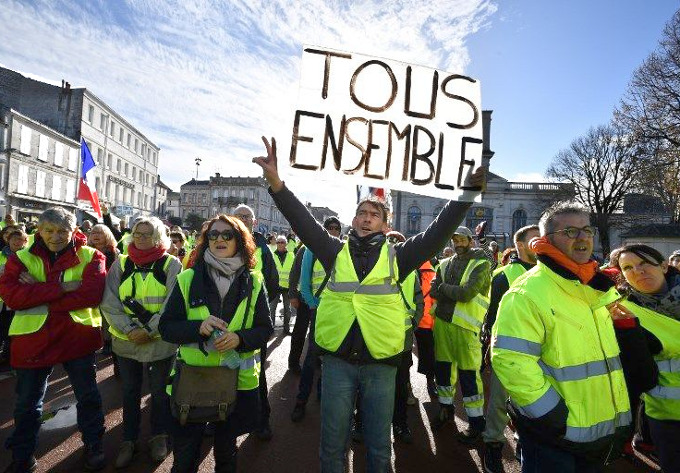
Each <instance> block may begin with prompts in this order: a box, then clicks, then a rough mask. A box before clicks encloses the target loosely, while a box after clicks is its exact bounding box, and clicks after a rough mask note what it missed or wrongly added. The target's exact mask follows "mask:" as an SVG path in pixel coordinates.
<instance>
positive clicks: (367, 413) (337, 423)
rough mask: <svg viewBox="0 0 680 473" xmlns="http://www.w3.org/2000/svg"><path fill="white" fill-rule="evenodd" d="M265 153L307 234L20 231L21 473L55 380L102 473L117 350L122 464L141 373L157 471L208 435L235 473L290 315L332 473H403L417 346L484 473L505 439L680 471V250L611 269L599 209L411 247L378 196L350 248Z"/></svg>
mask: <svg viewBox="0 0 680 473" xmlns="http://www.w3.org/2000/svg"><path fill="white" fill-rule="evenodd" d="M264 142H265V148H266V151H267V153H266V156H262V157H257V158H254V161H255V162H256V163H257V164H258V165H259V166H260V167H261V168H262V170H263V174H264V177H265V179H266V180H267V181H268V183H269V185H270V189H269V191H270V193H271V195H272V197H273V199H274V201H275V203H276V205H277V207H278V208H279V210H280V211H281V213H282V214H283V215H284V216H285V217H286V219H287V220H288V222H290V224H291V227H292V230H293V231H294V234H293V233H292V232H291V234H290V235H279V236H276V235H266V236H265V235H262V234H261V233H259V232H257V231H256V230H255V228H256V226H255V223H256V216H255V214H254V212H253V210H252V209H251V208H250V207H248V206H246V205H239V206H238V207H237V208H235V209H234V211H233V213H232V215H224V214H220V215H215V216H213V217H212V218H211V219H210V220H208V221H206V222H205V223H204V224H203V226H202V229H201V231H200V232H199V233H197V234H191V233H188V232H185V231H184V230H183V229H181V228H179V227H170V226H166V225H164V223H163V222H162V221H160V220H159V219H158V218H155V217H139V218H137V219H135V221H133V222H132V224H131V226H130V227H129V228H127V227H125V228H116V227H115V226H114V225H113V223H112V221H111V215H110V213H109V212H108V209H106V208H105V207H104V209H103V210H104V224H94V225H92V224H91V223H89V222H87V223H85V222H83V223H82V224H80V225H77V224H76V218H75V216H74V215H73V214H72V213H70V212H69V211H67V210H64V209H62V208H59V207H54V208H50V209H48V210H46V211H44V212H43V213H42V214H41V215H40V217H39V219H38V222H37V226H34V227H29V228H26V226H24V225H18V224H17V223H16V222H14V221H13V219H12V218H11V216H10V215H8V216H7V217H6V218H5V221H3V223H2V225H0V226H2V227H3V228H2V232H1V233H0V237H1V239H2V247H3V249H2V252H1V253H0V271H1V275H0V297H2V301H3V306H2V312H1V313H0V321H1V324H0V327H1V328H2V339H1V341H0V343H1V344H0V361H2V362H5V361H6V360H9V362H10V364H11V369H12V370H13V373H14V375H15V377H16V397H15V399H14V403H15V410H14V430H13V433H12V435H11V437H10V438H9V439H8V441H7V445H6V446H7V448H9V449H10V450H11V452H12V463H11V464H10V465H9V466H8V467H7V469H6V471H7V472H24V471H34V470H35V469H36V467H37V462H36V459H35V457H34V452H35V450H36V447H37V440H38V431H39V429H40V424H41V420H40V419H41V414H42V406H43V399H44V396H45V391H46V386H47V382H48V378H49V376H50V374H51V373H52V370H53V367H54V366H55V365H58V364H61V365H63V367H64V369H65V371H66V373H67V375H68V379H69V381H70V383H71V386H72V389H73V392H74V394H75V396H76V399H77V401H78V404H77V411H78V416H77V421H78V428H79V430H80V432H81V434H82V441H83V443H84V445H85V456H84V468H85V469H87V470H90V471H94V470H99V469H102V468H104V466H105V465H106V464H107V459H106V457H105V455H104V450H103V446H102V438H103V435H104V412H103V409H102V401H101V396H100V393H99V390H98V386H97V382H96V359H95V353H96V352H97V351H98V350H101V349H103V350H105V353H106V352H110V353H112V355H113V357H114V359H115V365H116V373H117V376H118V377H119V379H120V389H121V394H122V399H123V429H122V432H123V433H122V438H121V439H120V444H119V448H118V453H117V456H116V458H115V460H113V463H114V464H115V466H116V468H124V467H126V466H128V465H130V464H132V463H133V462H134V460H135V454H136V452H137V449H138V443H139V434H140V421H141V406H140V404H141V398H142V384H143V380H144V377H145V374H146V378H147V379H148V385H149V390H150V393H151V396H150V405H151V416H150V423H151V429H150V430H151V436H150V438H149V440H148V443H149V453H150V456H151V458H152V459H153V460H154V461H156V462H161V461H162V460H163V459H164V458H166V456H168V455H169V454H170V452H172V454H173V467H172V471H173V472H195V471H198V466H199V462H200V459H201V456H200V451H201V444H202V441H203V438H204V436H205V435H206V434H209V435H210V436H211V437H212V439H213V452H214V457H215V470H216V471H220V472H234V471H236V470H237V438H238V437H239V436H240V435H243V434H246V433H253V434H255V435H257V436H258V437H259V438H261V439H263V440H269V439H271V438H272V431H271V425H270V423H269V417H270V412H271V409H270V407H269V401H268V388H267V381H266V371H265V366H264V363H263V360H265V359H266V356H267V355H266V351H267V342H268V341H269V339H270V337H271V335H272V333H273V327H274V323H275V319H276V316H277V312H278V311H277V306H278V303H279V300H280V299H281V301H282V303H283V308H282V313H283V331H284V334H286V335H290V336H291V350H290V354H289V356H288V368H289V370H290V371H292V372H294V373H296V374H299V375H300V382H299V392H298V395H297V396H296V398H295V400H294V402H293V403H292V404H291V414H290V418H291V420H292V421H293V422H301V421H303V419H304V418H305V412H306V404H307V402H308V399H309V397H310V395H311V393H312V391H313V387H314V376H315V372H317V371H322V372H321V373H320V376H319V381H318V384H317V397H318V398H320V400H321V437H320V441H319V455H320V469H321V471H322V472H324V473H335V472H337V473H340V472H343V471H346V467H347V465H346V462H347V449H348V445H349V440H350V439H354V440H357V441H362V442H364V444H365V445H366V457H367V461H366V465H367V466H366V468H367V471H370V472H386V471H389V469H390V456H391V448H392V436H394V439H395V440H396V441H399V442H402V443H404V444H410V443H412V442H413V436H412V435H411V432H410V428H409V422H408V417H407V405H408V404H409V403H410V402H413V394H412V393H411V388H410V379H409V372H410V367H411V365H412V359H413V358H412V351H413V350H414V345H415V351H416V353H417V356H418V366H417V371H418V372H419V373H421V374H422V375H423V376H424V377H425V381H426V385H427V391H428V394H429V396H430V397H431V398H432V399H433V400H436V401H437V403H438V406H439V409H438V411H437V414H436V416H435V417H434V418H433V419H432V420H431V422H432V426H433V428H434V429H435V431H438V429H441V428H442V427H443V426H444V425H446V424H447V423H449V422H452V420H453V418H454V405H455V403H456V402H457V401H456V399H457V396H456V392H457V390H458V389H460V397H461V398H462V407H463V408H464V412H465V413H466V416H467V420H468V426H467V428H466V429H464V430H463V431H462V432H460V433H459V435H458V439H459V440H460V441H461V442H462V443H464V444H468V445H476V444H480V445H481V444H483V446H484V448H483V460H482V466H483V469H484V471H485V472H488V473H496V472H502V471H503V462H502V450H503V449H504V446H505V430H506V428H507V426H508V424H509V423H510V424H511V426H512V428H513V430H514V431H515V432H516V435H517V436H518V442H517V452H516V455H517V457H518V458H519V459H520V461H521V465H522V471H524V472H543V471H550V472H551V473H561V472H565V473H566V472H597V471H602V470H603V468H605V466H606V465H607V464H608V463H611V462H612V461H613V460H615V459H617V458H618V457H620V456H621V455H622V454H623V453H624V452H626V451H628V452H630V450H631V448H641V446H642V445H644V446H645V447H646V448H647V450H646V452H647V453H649V452H653V453H654V455H655V456H656V457H657V458H658V462H659V463H660V465H661V467H662V468H663V471H664V472H666V473H672V472H680V271H679V270H678V266H680V252H675V253H673V254H671V255H670V256H669V257H668V258H667V257H666V256H665V255H662V254H661V253H660V252H659V251H658V250H656V249H654V248H652V247H650V246H647V245H642V244H630V245H625V246H622V247H620V248H617V249H616V250H615V251H613V252H612V253H611V255H610V258H609V260H608V261H607V262H606V263H605V264H604V265H601V264H600V263H598V262H597V261H595V260H594V259H593V257H592V253H593V245H594V238H595V233H596V232H595V229H594V227H593V226H591V224H590V214H589V212H588V211H587V210H586V209H585V208H583V207H581V206H580V205H578V204H575V203H573V202H559V203H557V204H554V205H552V206H551V207H549V208H548V209H546V211H545V212H544V213H543V215H542V217H541V219H540V221H539V222H538V225H530V226H527V227H523V228H521V229H519V230H518V231H517V232H516V233H515V234H514V236H513V245H512V246H510V247H509V248H506V249H504V251H503V250H502V249H501V248H500V247H499V245H498V243H497V242H495V241H488V242H487V240H486V238H485V236H486V226H485V224H481V225H479V226H478V227H476V228H475V229H469V228H467V227H465V226H462V225H461V224H462V223H463V220H464V218H465V215H466V213H467V210H468V208H469V206H470V204H469V203H464V202H453V201H452V202H449V203H448V204H447V205H446V206H445V207H444V208H443V209H442V211H441V212H440V214H439V215H438V216H437V217H436V218H435V220H434V221H433V222H432V224H431V225H430V226H429V227H428V228H427V230H425V231H424V232H422V233H420V234H418V235H415V236H412V237H410V238H405V237H404V236H403V235H401V234H400V233H398V232H395V231H392V230H391V228H390V227H389V217H390V216H389V209H388V208H387V206H386V205H385V203H384V202H383V201H381V200H379V199H376V198H373V197H369V198H367V199H364V200H362V201H360V202H359V203H358V205H357V207H356V213H355V216H354V218H353V220H352V223H351V225H350V226H349V228H347V229H346V232H345V234H344V235H342V230H343V228H342V225H341V223H340V221H339V220H338V219H337V218H335V217H330V218H328V219H326V220H325V221H324V222H321V223H319V222H317V221H316V220H315V219H314V217H313V216H312V215H311V214H310V213H309V211H308V209H307V208H306V206H305V205H304V204H303V203H301V202H300V201H299V200H298V199H297V198H296V197H295V195H294V194H293V193H292V191H291V190H290V189H288V188H287V187H286V185H285V183H284V182H283V181H281V179H280V177H279V175H278V170H277V163H276V152H275V146H274V145H273V143H272V144H271V145H270V143H269V142H268V141H267V140H264ZM485 178H486V174H485V170H484V169H481V170H479V171H478V172H476V173H474V174H473V175H472V176H471V177H470V178H469V179H470V182H469V183H470V185H475V186H480V187H481V188H483V187H484V185H485ZM298 238H299V240H298ZM291 323H292V324H293V325H292V326H291ZM102 326H103V327H104V328H103V329H102ZM305 343H306V344H307V352H306V354H304V353H303V352H304V346H305ZM303 354H304V356H303ZM301 361H302V364H301ZM486 367H489V370H490V381H489V382H488V383H487V384H485V383H484V382H483V379H482V375H481V373H482V372H483V371H484V370H485V368H486ZM319 368H321V370H319ZM458 386H459V388H458ZM485 391H486V393H485ZM485 394H486V395H485ZM239 470H240V471H247V467H245V466H243V465H240V466H239Z"/></svg>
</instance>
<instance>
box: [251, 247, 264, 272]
mask: <svg viewBox="0 0 680 473" xmlns="http://www.w3.org/2000/svg"><path fill="white" fill-rule="evenodd" d="M263 264H264V263H262V248H260V247H259V246H258V247H256V248H255V267H254V268H253V270H255V271H260V272H262V266H263Z"/></svg>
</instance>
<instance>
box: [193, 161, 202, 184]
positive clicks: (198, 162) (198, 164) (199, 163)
mask: <svg viewBox="0 0 680 473" xmlns="http://www.w3.org/2000/svg"><path fill="white" fill-rule="evenodd" d="M194 161H195V162H196V180H198V166H200V165H201V161H202V160H201V158H199V157H198V156H197V157H196V159H194Z"/></svg>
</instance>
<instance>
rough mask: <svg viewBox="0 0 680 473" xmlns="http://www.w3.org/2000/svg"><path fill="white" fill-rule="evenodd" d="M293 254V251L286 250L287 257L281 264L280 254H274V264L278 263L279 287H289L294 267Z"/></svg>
mask: <svg viewBox="0 0 680 473" xmlns="http://www.w3.org/2000/svg"><path fill="white" fill-rule="evenodd" d="M293 260H295V256H293V252H292V251H286V257H285V258H284V260H283V264H281V260H280V259H279V255H278V254H274V264H276V269H277V271H278V272H279V287H282V288H284V289H288V279H289V278H290V271H291V270H292V269H293Z"/></svg>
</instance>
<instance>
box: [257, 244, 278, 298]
mask: <svg viewBox="0 0 680 473" xmlns="http://www.w3.org/2000/svg"><path fill="white" fill-rule="evenodd" d="M253 239H254V240H255V245H256V246H257V247H258V248H260V250H261V253H262V276H264V285H265V286H266V287H267V294H269V300H272V299H273V298H274V297H277V296H278V292H277V291H278V289H279V272H278V271H277V270H276V265H275V264H274V257H273V256H272V252H271V250H270V249H269V247H268V246H267V239H266V238H265V237H264V235H263V234H262V233H260V232H253Z"/></svg>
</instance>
